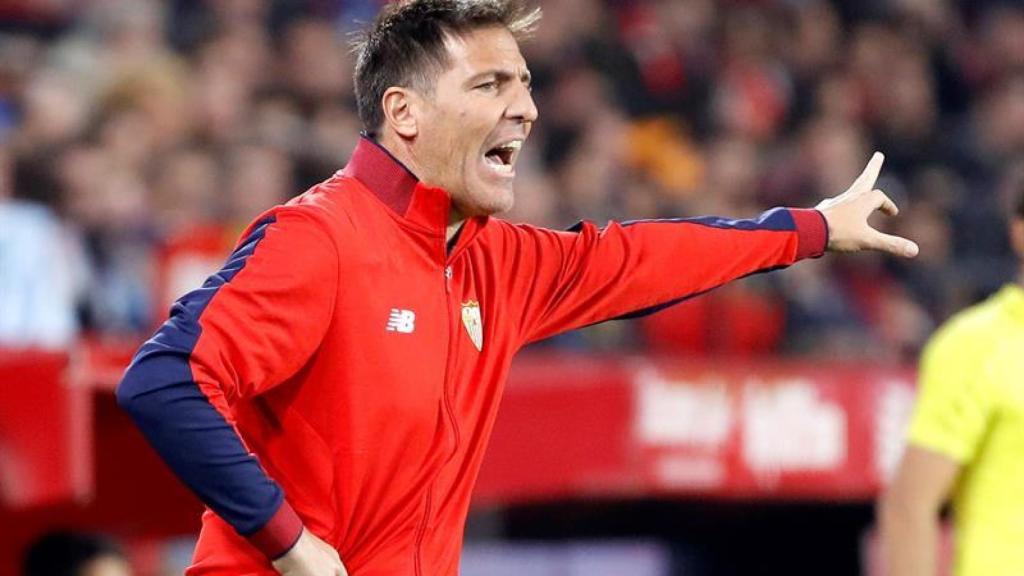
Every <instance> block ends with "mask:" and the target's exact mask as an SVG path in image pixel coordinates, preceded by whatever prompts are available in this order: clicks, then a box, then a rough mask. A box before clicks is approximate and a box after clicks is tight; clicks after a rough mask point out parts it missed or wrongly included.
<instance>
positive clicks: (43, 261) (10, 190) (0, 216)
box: [0, 147, 77, 348]
mask: <svg viewBox="0 0 1024 576" xmlns="http://www.w3.org/2000/svg"><path fill="white" fill-rule="evenodd" d="M22 172H23V173H22V174H21V175H20V177H19V178H18V180H21V181H20V182H17V183H16V180H15V174H14V166H13V161H12V159H11V157H10V154H9V152H8V151H7V150H6V149H4V148H3V147H0V346H4V347H14V348H21V347H40V348H61V347H65V346H68V345H69V344H70V343H71V341H72V339H73V338H74V337H75V335H76V328H77V326H76V321H75V314H74V311H75V300H74V297H75V294H74V286H73V282H72V279H71V277H70V271H71V263H70V257H69V253H68V249H67V248H68V246H67V242H66V241H67V239H66V238H65V234H64V231H63V230H62V228H61V226H60V223H59V221H58V220H57V218H56V216H55V215H54V213H53V211H52V210H50V208H49V207H48V206H46V205H45V204H43V203H40V202H34V201H30V200H26V199H24V198H23V197H17V196H15V194H14V188H15V186H18V187H19V189H20V190H22V191H27V190H26V189H27V187H28V186H29V185H30V184H29V182H27V179H28V178H31V175H29V174H26V173H25V172H27V170H22ZM33 184H34V185H36V186H42V187H45V186H46V183H44V182H35V183H33Z"/></svg>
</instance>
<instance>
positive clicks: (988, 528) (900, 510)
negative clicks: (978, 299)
mask: <svg viewBox="0 0 1024 576" xmlns="http://www.w3.org/2000/svg"><path fill="white" fill-rule="evenodd" d="M1020 192H1021V193H1020V194H1019V199H1018V203H1017V206H1016V210H1015V213H1014V216H1013V218H1012V221H1011V223H1010V234H1011V239H1012V243H1013V247H1014V250H1015V251H1016V253H1017V255H1018V257H1019V258H1020V259H1021V262H1022V266H1021V270H1020V275H1019V277H1018V280H1017V283H1015V284H1009V285H1007V286H1005V287H1004V288H1003V289H1002V290H1000V291H999V292H998V293H997V294H996V295H994V296H993V297H991V298H990V299H988V300H986V301H985V302H982V303H981V304H978V305H976V306H973V307H971V308H968V309H967V310H964V311H962V312H960V313H959V314H957V315H956V316H954V317H953V318H952V319H951V320H950V321H949V322H947V323H946V324H945V325H944V326H943V327H942V328H940V329H939V331H938V332H937V333H936V334H935V335H934V336H933V338H932V340H931V342H929V344H928V346H927V347H926V349H925V351H924V354H923V356H922V359H921V367H920V374H919V389H918V398H917V404H916V406H915V409H914V415H913V418H912V420H911V424H910V431H909V436H908V442H907V447H906V451H905V452H904V454H903V458H902V460H901V462H900V464H899V467H898V468H897V471H896V474H895V476H894V478H893V479H892V481H891V482H890V484H889V486H888V488H887V489H886V490H885V492H884V494H883V495H882V497H881V500H880V506H879V522H880V527H881V536H882V547H883V554H884V557H885V562H886V565H887V571H886V574H887V576H934V575H935V574H937V572H936V568H937V561H938V559H937V553H936V552H937V548H938V540H939V538H938V535H939V531H940V529H939V526H940V512H941V510H942V508H943V506H944V505H945V503H946V502H947V500H952V511H953V522H954V534H955V536H954V538H955V560H954V570H953V573H954V574H955V575H956V576H1002V575H1006V576H1010V575H1013V576H1021V575H1024V190H1021V191H1020Z"/></svg>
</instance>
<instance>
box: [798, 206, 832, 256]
mask: <svg viewBox="0 0 1024 576" xmlns="http://www.w3.org/2000/svg"><path fill="white" fill-rule="evenodd" d="M789 213H790V214H791V215H792V216H793V222H794V223H795V224H796V233H797V237H798V238H799V241H798V242H797V248H796V259H797V260H803V259H804V258H818V257H819V256H821V255H822V254H824V253H825V249H826V248H827V247H828V222H826V221H825V215H824V214H822V213H821V212H819V211H818V210H814V209H813V208H809V209H796V208H790V209H789Z"/></svg>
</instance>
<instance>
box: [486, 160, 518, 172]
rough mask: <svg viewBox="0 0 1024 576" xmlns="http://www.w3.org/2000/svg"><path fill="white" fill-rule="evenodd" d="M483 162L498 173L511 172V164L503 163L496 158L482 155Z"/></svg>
mask: <svg viewBox="0 0 1024 576" xmlns="http://www.w3.org/2000/svg"><path fill="white" fill-rule="evenodd" d="M484 162H486V163H487V166H488V167H489V168H490V169H491V170H494V171H495V172H497V173H499V174H512V165H511V164H504V163H502V161H501V160H499V159H496V158H492V157H490V156H485V157H484Z"/></svg>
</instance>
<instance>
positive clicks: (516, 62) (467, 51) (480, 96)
mask: <svg viewBox="0 0 1024 576" xmlns="http://www.w3.org/2000/svg"><path fill="white" fill-rule="evenodd" d="M447 46H448V52H449V57H450V62H451V66H450V68H449V69H448V70H446V71H444V72H442V73H441V74H439V75H438V77H437V81H436V84H435V86H434V90H433V94H428V95H427V96H425V97H424V106H423V109H422V113H421V114H420V115H419V116H418V117H417V124H418V127H419V131H418V135H417V137H416V141H415V143H414V152H415V155H416V157H417V159H418V162H417V164H418V165H419V170H420V172H421V174H418V176H419V177H420V178H421V179H422V180H423V181H424V182H426V183H427V184H430V185H434V186H440V187H441V188H444V189H445V190H447V191H448V193H449V194H450V195H451V197H452V203H453V205H454V208H455V209H456V210H457V211H458V212H459V214H460V215H461V216H463V217H471V216H480V215H486V214H494V213H497V212H504V211H506V210H508V209H509V208H511V207H512V203H513V192H512V181H513V179H514V178H515V174H516V172H515V164H516V159H517V158H518V156H519V149H520V147H521V146H522V144H523V142H524V141H525V140H526V137H527V136H528V135H529V134H530V128H531V126H532V125H533V122H534V121H535V120H536V119H537V107H536V106H535V105H534V103H533V98H532V97H531V96H530V73H529V71H528V70H527V68H526V61H525V60H524V59H523V56H522V54H520V52H519V45H518V44H517V43H516V40H515V38H514V37H513V36H512V34H511V33H510V32H509V31H508V30H507V29H505V28H504V27H500V26H496V27H488V28H480V29H478V30H475V31H472V32H470V33H467V34H464V35H462V36H458V37H451V38H450V39H449V41H448V42H447Z"/></svg>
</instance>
